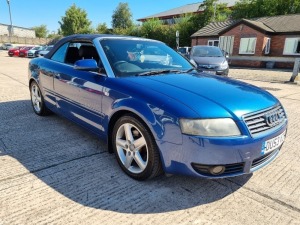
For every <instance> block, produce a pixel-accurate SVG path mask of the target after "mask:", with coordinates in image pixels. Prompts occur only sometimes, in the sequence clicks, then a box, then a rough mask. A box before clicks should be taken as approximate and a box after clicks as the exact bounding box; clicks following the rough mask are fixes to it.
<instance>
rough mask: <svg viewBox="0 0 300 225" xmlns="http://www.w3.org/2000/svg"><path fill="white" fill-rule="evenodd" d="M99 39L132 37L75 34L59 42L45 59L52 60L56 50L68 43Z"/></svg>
mask: <svg viewBox="0 0 300 225" xmlns="http://www.w3.org/2000/svg"><path fill="white" fill-rule="evenodd" d="M98 37H127V38H130V36H121V35H113V34H73V35H70V36H66V37H63V38H62V39H60V40H59V41H58V42H56V44H55V45H54V47H53V48H52V49H51V50H50V52H48V54H46V55H45V56H44V57H45V58H48V59H49V58H51V57H52V55H53V54H54V53H55V52H56V50H57V49H58V48H60V46H62V45H63V44H65V43H66V42H70V41H86V42H92V41H93V40H94V39H95V38H98Z"/></svg>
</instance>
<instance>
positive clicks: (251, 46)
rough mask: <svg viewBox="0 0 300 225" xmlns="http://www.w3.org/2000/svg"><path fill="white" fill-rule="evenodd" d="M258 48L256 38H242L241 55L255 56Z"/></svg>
mask: <svg viewBox="0 0 300 225" xmlns="http://www.w3.org/2000/svg"><path fill="white" fill-rule="evenodd" d="M255 47H256V38H255V37H251V38H241V42H240V49H239V54H254V53H255Z"/></svg>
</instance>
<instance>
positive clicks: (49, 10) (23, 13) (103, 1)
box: [0, 0, 201, 32]
mask: <svg viewBox="0 0 300 225" xmlns="http://www.w3.org/2000/svg"><path fill="white" fill-rule="evenodd" d="M200 1H201V0H198V1H197V0H127V1H116V0H48V1H45V0H10V6H11V15H12V22H13V25H14V26H21V27H27V28H30V27H34V26H40V25H42V24H44V25H47V29H48V30H49V32H52V31H57V29H58V28H59V24H58V21H60V20H61V17H62V16H64V15H65V12H66V10H67V9H68V8H69V7H70V6H71V5H72V4H73V3H75V4H76V6H78V7H80V8H82V9H84V10H86V12H87V14H88V19H89V20H91V21H92V26H93V27H96V26H97V25H98V24H99V23H104V22H105V23H106V24H107V26H108V27H111V16H112V14H113V11H114V10H115V9H116V8H117V6H118V4H119V2H127V3H128V4H129V8H130V10H131V13H132V17H133V20H134V21H136V19H139V18H143V17H146V16H150V15H153V14H156V13H160V12H163V11H166V10H169V9H172V8H176V7H179V6H183V5H186V4H191V3H196V2H200ZM0 23H3V24H10V20H9V10H8V5H7V1H6V0H0Z"/></svg>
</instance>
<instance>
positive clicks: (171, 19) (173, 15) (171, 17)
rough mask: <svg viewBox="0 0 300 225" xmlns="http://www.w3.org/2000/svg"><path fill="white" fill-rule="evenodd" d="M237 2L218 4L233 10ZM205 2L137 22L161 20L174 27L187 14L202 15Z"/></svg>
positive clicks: (226, 0)
mask: <svg viewBox="0 0 300 225" xmlns="http://www.w3.org/2000/svg"><path fill="white" fill-rule="evenodd" d="M235 2H236V0H218V2H217V3H219V4H227V7H228V8H231V7H233V6H234V4H235ZM202 4H203V2H198V3H192V4H187V5H184V6H180V7H177V8H174V9H170V10H167V11H164V12H160V13H157V14H154V15H151V16H146V17H144V18H140V19H138V20H137V21H140V22H145V21H147V20H149V19H153V18H156V19H159V20H160V21H162V22H163V24H168V25H172V24H175V23H176V21H177V20H178V18H180V17H182V16H183V15H185V14H196V13H202V12H203V9H202V8H201V5H202Z"/></svg>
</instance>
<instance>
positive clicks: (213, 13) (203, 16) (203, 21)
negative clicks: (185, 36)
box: [193, 0, 232, 29]
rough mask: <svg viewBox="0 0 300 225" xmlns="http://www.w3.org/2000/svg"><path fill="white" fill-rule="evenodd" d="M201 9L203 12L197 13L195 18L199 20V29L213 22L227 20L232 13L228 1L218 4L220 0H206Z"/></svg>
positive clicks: (196, 20)
mask: <svg viewBox="0 0 300 225" xmlns="http://www.w3.org/2000/svg"><path fill="white" fill-rule="evenodd" d="M200 9H202V10H203V13H200V14H198V15H196V16H195V18H194V19H193V20H194V21H195V22H198V28H199V29H200V28H202V27H204V26H206V25H207V24H209V23H211V22H220V21H225V20H227V19H228V18H229V17H230V15H231V13H232V12H231V10H230V9H229V8H228V6H227V3H221V4H218V0H204V1H203V3H202V4H201V5H200Z"/></svg>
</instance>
